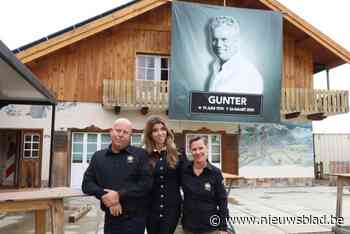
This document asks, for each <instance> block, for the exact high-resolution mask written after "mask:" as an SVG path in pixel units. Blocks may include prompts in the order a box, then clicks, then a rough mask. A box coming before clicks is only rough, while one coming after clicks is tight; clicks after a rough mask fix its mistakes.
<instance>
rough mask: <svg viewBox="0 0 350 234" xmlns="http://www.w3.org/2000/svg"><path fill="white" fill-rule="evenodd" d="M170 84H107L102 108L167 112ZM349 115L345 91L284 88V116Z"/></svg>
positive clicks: (159, 82)
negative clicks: (127, 108)
mask: <svg viewBox="0 0 350 234" xmlns="http://www.w3.org/2000/svg"><path fill="white" fill-rule="evenodd" d="M168 91H169V87H168V81H150V80H104V81H103V105H104V107H106V108H113V107H116V106H118V107H130V108H142V107H148V108H152V109H158V110H166V109H167V108H168ZM347 112H349V93H348V91H343V90H318V89H303V88H282V90H281V113H282V114H290V113H298V115H312V114H324V115H325V116H327V115H335V114H342V113H347Z"/></svg>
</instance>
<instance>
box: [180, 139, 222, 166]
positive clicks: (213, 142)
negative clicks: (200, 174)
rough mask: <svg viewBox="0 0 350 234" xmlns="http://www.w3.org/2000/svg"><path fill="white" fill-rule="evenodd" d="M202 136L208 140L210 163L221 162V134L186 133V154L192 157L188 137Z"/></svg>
mask: <svg viewBox="0 0 350 234" xmlns="http://www.w3.org/2000/svg"><path fill="white" fill-rule="evenodd" d="M196 136H202V137H204V138H205V139H207V142H208V160H209V161H210V162H211V163H214V164H219V165H220V162H221V135H219V134H186V155H187V157H188V158H189V159H192V154H191V151H190V148H189V141H190V139H192V138H194V137H196Z"/></svg>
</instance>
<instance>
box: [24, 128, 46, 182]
mask: <svg viewBox="0 0 350 234" xmlns="http://www.w3.org/2000/svg"><path fill="white" fill-rule="evenodd" d="M21 135H22V139H21V143H22V144H21V145H22V147H21V157H20V158H21V160H20V173H19V186H20V187H22V188H23V187H25V188H32V187H40V186H41V158H42V140H43V139H42V138H43V137H42V136H43V133H42V130H22V134H21Z"/></svg>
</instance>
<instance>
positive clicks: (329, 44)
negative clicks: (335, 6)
mask: <svg viewBox="0 0 350 234" xmlns="http://www.w3.org/2000/svg"><path fill="white" fill-rule="evenodd" d="M259 1H260V2H261V3H263V4H264V5H266V6H267V7H269V8H270V9H272V10H274V11H277V12H281V13H282V14H283V17H284V18H285V19H286V20H288V21H289V22H290V23H292V24H293V25H294V26H296V27H297V28H299V29H300V30H302V31H303V32H305V33H306V34H308V35H309V36H310V37H312V38H314V39H315V40H316V41H317V42H319V43H320V44H321V45H323V46H324V47H326V48H327V49H329V50H330V51H332V52H333V53H334V54H336V55H337V56H339V57H340V58H342V59H343V60H344V61H345V63H350V53H349V51H347V50H346V49H345V48H344V47H342V46H340V45H339V44H338V43H336V42H335V41H333V40H332V39H331V38H330V37H328V36H326V35H325V34H323V33H322V32H320V31H319V30H318V29H316V28H315V27H314V26H312V25H311V24H309V23H307V22H306V21H305V20H303V19H302V18H300V17H299V16H298V15H296V14H294V13H293V12H292V11H291V10H289V9H288V8H287V7H285V6H284V5H282V4H281V3H279V2H277V1H275V0H259Z"/></svg>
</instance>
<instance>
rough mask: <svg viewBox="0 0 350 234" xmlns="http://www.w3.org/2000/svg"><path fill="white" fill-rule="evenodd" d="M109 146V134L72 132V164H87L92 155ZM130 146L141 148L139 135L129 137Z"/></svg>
mask: <svg viewBox="0 0 350 234" xmlns="http://www.w3.org/2000/svg"><path fill="white" fill-rule="evenodd" d="M110 144H111V137H110V135H109V133H93V132H86V133H80V132H74V133H73V136H72V162H73V163H83V162H84V163H85V162H87V163H89V162H90V161H91V158H92V156H93V155H94V153H95V152H96V151H98V150H101V149H106V148H108V146H109V145H110ZM131 144H132V145H135V146H141V144H142V142H141V134H140V133H135V134H132V136H131Z"/></svg>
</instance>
